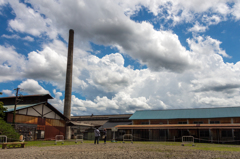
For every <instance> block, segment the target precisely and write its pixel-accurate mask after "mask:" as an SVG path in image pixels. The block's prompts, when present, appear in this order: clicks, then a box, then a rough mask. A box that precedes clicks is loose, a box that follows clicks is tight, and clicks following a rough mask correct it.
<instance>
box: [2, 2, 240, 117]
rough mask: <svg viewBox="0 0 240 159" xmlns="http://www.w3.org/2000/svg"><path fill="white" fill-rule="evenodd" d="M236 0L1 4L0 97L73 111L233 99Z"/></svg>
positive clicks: (238, 41)
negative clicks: (42, 98)
mask: <svg viewBox="0 0 240 159" xmlns="http://www.w3.org/2000/svg"><path fill="white" fill-rule="evenodd" d="M239 7H240V2H239V1H234V0H229V1H227V0H226V1H207V0H195V1H181V0H179V1H174V0H166V1H157V2H147V1H144V0H137V1H125V0H119V1H118V0H117V1H112V2H106V1H101V0H99V1H94V0H88V1H84V0H79V1H74V2H66V1H63V0H59V1H49V2H48V1H44V2H43V1H41V0H28V1H26V0H23V1H17V0H11V1H10V0H9V1H8V0H0V23H1V25H0V27H1V29H0V57H1V58H0V91H1V92H2V93H3V95H2V97H5V96H13V95H14V93H15V92H14V89H15V88H17V87H19V88H21V89H22V90H21V93H22V94H26V95H27V94H45V93H49V94H51V95H52V96H53V97H54V99H53V100H51V101H49V102H50V103H51V104H52V105H54V106H55V107H56V108H57V109H58V110H60V111H62V110H63V103H64V88H65V74H66V59H67V45H68V31H69V29H74V70H73V93H72V115H88V114H121V113H133V112H135V111H136V110H142V109H180V108H201V107H228V106H239V105H240V98H239V97H240V94H239V91H240V81H239V76H240V63H239V60H240V54H239V50H240V33H239V31H238V30H239V26H240V12H239Z"/></svg>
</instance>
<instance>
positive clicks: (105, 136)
mask: <svg viewBox="0 0 240 159" xmlns="http://www.w3.org/2000/svg"><path fill="white" fill-rule="evenodd" d="M94 135H95V139H94V144H96V142H97V144H99V138H100V137H101V134H100V131H99V130H98V128H96V129H95V130H94ZM102 139H104V144H106V140H107V129H103V136H102Z"/></svg>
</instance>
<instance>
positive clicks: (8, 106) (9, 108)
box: [3, 102, 45, 112]
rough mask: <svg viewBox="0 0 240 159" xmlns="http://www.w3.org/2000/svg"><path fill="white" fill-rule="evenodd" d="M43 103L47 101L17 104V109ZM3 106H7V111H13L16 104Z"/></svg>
mask: <svg viewBox="0 0 240 159" xmlns="http://www.w3.org/2000/svg"><path fill="white" fill-rule="evenodd" d="M42 103H45V102H41V103H35V104H19V105H17V106H16V110H20V109H24V108H28V107H32V106H35V105H38V104H42ZM3 107H4V108H7V111H6V112H11V111H14V107H15V105H4V106H3Z"/></svg>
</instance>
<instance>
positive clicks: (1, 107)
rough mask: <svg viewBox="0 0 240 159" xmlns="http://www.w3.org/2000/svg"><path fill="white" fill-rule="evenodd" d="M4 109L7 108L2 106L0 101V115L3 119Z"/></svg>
mask: <svg viewBox="0 0 240 159" xmlns="http://www.w3.org/2000/svg"><path fill="white" fill-rule="evenodd" d="M5 111H7V108H4V107H3V102H0V117H1V118H3V119H4V117H5V113H4V112H5Z"/></svg>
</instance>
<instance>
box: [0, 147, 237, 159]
mask: <svg viewBox="0 0 240 159" xmlns="http://www.w3.org/2000/svg"><path fill="white" fill-rule="evenodd" d="M239 156H240V150H239V151H203V150H197V149H194V148H193V147H191V146H180V145H179V146H168V145H161V144H142V143H133V144H131V143H107V144H103V143H100V144H99V145H94V144H93V143H82V144H77V145H69V146H64V145H63V146H47V147H25V148H11V149H0V158H1V159H5V158H6V159H12V158H14V159H15V158H26V159H27V158H31V159H32V158H35V159H38V158H39V159H42V158H84V159H85V158H94V159H100V158H104V159H106V158H111V159H112V158H114V159H115V158H124V159H125V158H138V159H139V158H161V159H162V158H184V159H195V158H204V159H208V158H236V159H237V158H240V157H239Z"/></svg>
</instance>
